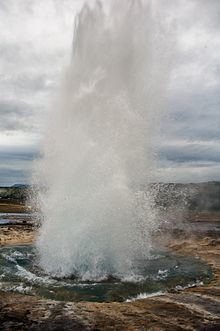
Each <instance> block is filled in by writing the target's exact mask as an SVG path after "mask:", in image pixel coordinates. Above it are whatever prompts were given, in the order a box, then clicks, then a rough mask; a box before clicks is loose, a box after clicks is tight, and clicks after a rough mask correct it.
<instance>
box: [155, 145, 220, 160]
mask: <svg viewBox="0 0 220 331" xmlns="http://www.w3.org/2000/svg"><path fill="white" fill-rule="evenodd" d="M159 155H160V157H161V158H162V159H166V160H168V161H174V162H176V163H184V162H188V163H194V162H197V165H198V163H200V165H201V164H202V163H203V162H205V163H206V164H207V163H210V162H211V163H219V165H220V144H216V145H215V144H213V145H206V144H202V143H197V144H196V143H191V144H186V145H183V146H182V145H181V146H178V145H176V146H170V145H165V146H163V147H162V148H161V149H160V152H159Z"/></svg>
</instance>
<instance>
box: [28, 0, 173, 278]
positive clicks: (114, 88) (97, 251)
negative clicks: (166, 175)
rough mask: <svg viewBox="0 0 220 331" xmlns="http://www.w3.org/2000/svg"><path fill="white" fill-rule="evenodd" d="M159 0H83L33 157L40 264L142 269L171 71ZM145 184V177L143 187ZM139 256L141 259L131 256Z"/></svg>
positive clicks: (102, 271) (105, 271)
mask: <svg viewBox="0 0 220 331" xmlns="http://www.w3.org/2000/svg"><path fill="white" fill-rule="evenodd" d="M167 35H168V33H167V32H166V26H165V24H164V25H163V20H161V19H158V12H157V8H156V7H155V2H154V4H153V1H152V3H151V2H150V1H144V2H141V1H139V0H135V1H134V0H120V1H110V2H108V6H105V5H104V4H101V3H100V2H96V4H94V5H93V7H92V8H90V7H89V6H88V5H85V6H84V7H83V9H82V11H81V12H80V14H79V15H78V17H77V19H76V24H75V31H74V41H73V51H72V59H71V64H70V66H69V68H68V70H67V73H66V77H65V82H64V86H63V89H62V91H61V94H60V97H59V101H58V102H57V106H56V109H55V110H54V114H53V118H52V119H51V121H50V125H49V128H48V132H47V136H46V138H45V143H44V147H43V150H42V159H41V160H40V161H38V162H37V164H36V173H35V176H34V177H35V179H37V184H38V185H39V187H41V188H42V187H43V188H44V189H41V190H40V192H38V201H39V205H40V209H41V215H42V227H41V230H40V235H39V238H38V243H37V248H38V251H39V256H40V259H39V263H40V266H41V267H42V268H43V269H45V270H46V271H47V272H49V273H52V274H55V275H57V276H69V275H72V274H73V275H76V276H78V277H80V278H82V279H102V278H104V277H106V276H108V275H113V276H115V277H120V278H122V279H125V278H126V279H131V278H132V277H136V279H138V277H140V276H141V275H139V272H138V268H137V263H136V264H134V261H136V262H137V260H142V259H145V258H147V257H149V254H150V250H151V234H152V231H154V229H155V228H156V227H157V215H156V214H157V213H156V210H155V208H154V198H153V196H152V194H151V193H150V192H147V191H146V190H145V192H143V191H141V185H142V184H145V185H146V184H148V183H150V182H151V181H152V180H153V174H154V169H155V165H154V161H155V160H154V159H155V150H154V142H155V137H156V135H157V133H158V119H159V118H160V117H161V113H162V112H163V108H164V99H165V94H166V86H167V81H168V78H169V65H168V62H167V45H168V44H167V42H168V41H167ZM145 188H146V187H145ZM135 265H136V266H135Z"/></svg>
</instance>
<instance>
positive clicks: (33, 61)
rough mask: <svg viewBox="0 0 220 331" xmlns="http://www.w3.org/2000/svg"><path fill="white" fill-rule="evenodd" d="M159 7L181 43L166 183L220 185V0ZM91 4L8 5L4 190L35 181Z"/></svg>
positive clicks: (167, 125) (4, 8)
mask: <svg viewBox="0 0 220 331" xmlns="http://www.w3.org/2000/svg"><path fill="white" fill-rule="evenodd" d="M105 1H107V0H105ZM108 1H109V0H108ZM157 1H158V2H159V3H160V4H161V10H163V12H164V14H167V13H169V15H171V16H172V17H173V20H174V26H175V34H176V37H177V56H176V60H175V63H174V69H173V72H172V76H171V81H170V85H169V105H168V108H169V109H168V110H167V111H168V112H169V117H168V118H169V120H167V121H164V125H163V129H162V135H163V139H161V141H162V142H161V144H160V152H159V157H160V162H159V165H160V168H161V169H160V171H159V174H158V179H159V180H167V179H169V180H172V181H183V182H195V181H206V180H220V0H157ZM83 2H84V1H83V0H0V185H11V184H14V183H25V182H28V177H29V175H30V171H31V166H32V161H33V158H34V157H36V155H37V152H38V149H39V143H40V140H41V139H42V137H43V132H44V123H45V122H46V119H47V117H48V113H50V112H51V108H52V107H51V105H52V100H53V98H54V94H55V93H56V92H55V91H56V88H57V85H58V84H59V82H60V80H61V77H62V72H63V70H64V68H66V67H67V65H68V63H69V60H70V54H71V46H72V45H71V43H72V32H73V25H74V16H75V14H76V13H77V12H78V11H79V10H80V8H81V6H82V4H83ZM90 2H91V0H90ZM162 6H163V8H162Z"/></svg>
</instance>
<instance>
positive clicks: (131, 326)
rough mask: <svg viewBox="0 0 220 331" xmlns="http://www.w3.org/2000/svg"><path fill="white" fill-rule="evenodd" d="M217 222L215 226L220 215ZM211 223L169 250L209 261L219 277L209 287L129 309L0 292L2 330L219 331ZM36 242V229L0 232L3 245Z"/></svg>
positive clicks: (219, 288)
mask: <svg viewBox="0 0 220 331" xmlns="http://www.w3.org/2000/svg"><path fill="white" fill-rule="evenodd" d="M213 217H214V222H215V226H216V224H218V222H220V215H219V216H218V215H216V214H215V216H213ZM200 219H201V222H204V217H201V218H200ZM194 220H195V221H196V222H199V217H197V219H196V218H195V217H194ZM208 220H209V227H203V228H204V229H206V232H205V230H204V231H203V232H202V233H201V232H198V233H196V231H192V233H191V235H190V236H189V234H188V235H187V237H186V236H185V238H183V239H178V240H177V239H176V240H174V239H173V238H172V240H170V239H169V241H167V244H168V245H169V246H170V247H171V249H173V250H174V251H175V252H177V253H180V254H186V255H190V256H195V257H200V258H202V259H203V260H205V261H206V262H207V263H208V264H209V265H210V266H211V267H212V270H213V274H214V277H213V280H212V281H211V283H210V284H208V285H203V286H198V287H194V288H190V289H185V290H183V291H172V292H170V293H167V294H165V295H161V296H155V297H151V298H147V299H143V300H137V301H134V302H130V303H115V302H111V303H91V302H80V303H74V302H58V301H52V300H42V299H39V298H37V297H32V296H27V295H19V294H12V293H3V292H0V330H21V331H22V330H45V331H46V330H57V331H60V330H76V331H78V330H93V331H95V330H96V331H98V330H118V331H123V330H124V331H131V330H132V331H139V330H140V331H141V330H154V331H156V330H169V331H172V330H204V331H205V330H216V331H217V330H220V250H219V248H220V240H219V238H218V233H216V232H215V231H211V232H210V231H208V230H207V229H209V230H210V222H211V221H212V217H211V215H209V218H208ZM191 221H192V220H191ZM198 226H199V224H198ZM198 228H199V227H198ZM201 228H202V226H201ZM35 236H36V230H35V229H34V227H32V226H31V225H15V226H1V228H0V240H1V241H0V242H1V245H6V244H15V243H28V242H32V241H33V240H34V238H35Z"/></svg>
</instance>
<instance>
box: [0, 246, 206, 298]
mask: <svg viewBox="0 0 220 331" xmlns="http://www.w3.org/2000/svg"><path fill="white" fill-rule="evenodd" d="M35 261H36V249H35V247H34V246H31V245H25V246H11V247H5V248H2V249H0V289H1V290H3V291H7V292H18V293H23V294H29V295H37V296H40V297H42V298H47V299H54V300H63V301H96V302H109V301H125V300H130V299H133V298H135V297H138V295H139V294H140V293H142V296H147V295H151V294H154V293H157V292H165V291H166V290H170V289H182V288H184V287H189V286H193V285H195V284H199V283H201V282H203V283H207V282H209V281H210V279H211V277H212V272H211V269H210V267H209V266H208V265H207V264H205V263H204V262H203V261H201V260H200V259H195V258H191V257H185V256H179V255H175V254H173V253H171V252H154V254H153V255H152V257H151V259H149V260H145V261H141V263H140V261H139V263H138V266H139V268H140V270H139V271H140V273H141V275H142V280H139V281H138V282H137V281H135V277H134V279H130V280H126V281H125V280H119V279H113V278H109V279H108V280H104V281H101V282H94V281H92V282H88V281H87V282H85V281H84V282H83V281H81V280H79V279H74V278H73V279H71V278H69V279H68V278H65V279H56V278H53V277H52V276H49V275H45V274H44V273H43V272H42V271H41V270H40V269H39V268H38V267H37V266H36V262H35ZM143 294H144V295H143Z"/></svg>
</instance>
